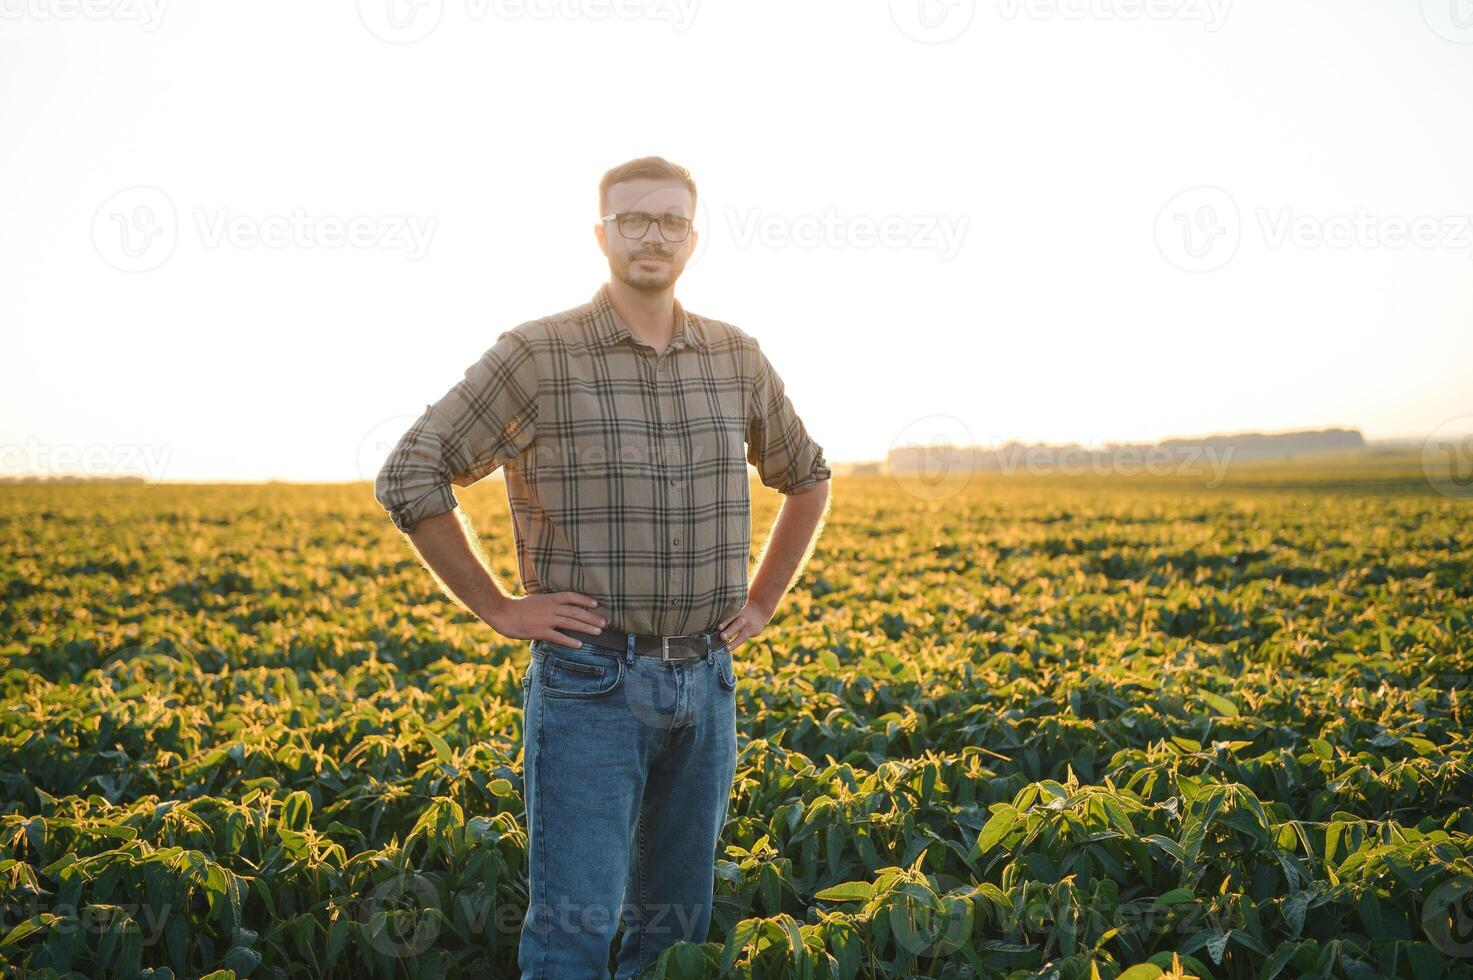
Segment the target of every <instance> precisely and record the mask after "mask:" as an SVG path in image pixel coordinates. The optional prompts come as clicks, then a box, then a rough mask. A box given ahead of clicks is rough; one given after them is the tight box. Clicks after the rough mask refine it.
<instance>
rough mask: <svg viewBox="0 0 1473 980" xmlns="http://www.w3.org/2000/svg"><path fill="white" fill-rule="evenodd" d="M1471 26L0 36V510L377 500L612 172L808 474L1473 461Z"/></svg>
mask: <svg viewBox="0 0 1473 980" xmlns="http://www.w3.org/2000/svg"><path fill="white" fill-rule="evenodd" d="M1470 91H1473V4H1470V3H1469V0H1406V2H1401V3H1385V2H1377V0H1254V2H1249V0H1237V2H1234V0H894V2H887V0H870V2H861V3H853V2H852V0H851V2H846V3H840V2H837V0H832V2H812V3H804V4H793V3H778V2H768V0H746V2H742V3H735V2H729V0H724V2H716V0H361V2H358V3H354V2H352V0H343V2H338V3H332V4H304V3H300V2H295V3H289V2H285V0H266V2H252V3H243V2H236V3H220V2H216V3H210V4H207V3H204V2H199V0H173V2H170V0H86V2H83V0H0V118H3V120H4V124H5V133H6V138H5V139H4V140H3V141H0V268H3V269H4V270H5V281H4V288H3V289H0V342H3V348H0V349H3V351H4V355H3V356H4V360H5V362H6V366H7V368H8V370H6V372H5V384H4V385H3V386H0V474H4V473H10V474H15V473H43V474H52V475H57V474H60V473H66V472H73V473H81V474H84V475H119V474H123V473H137V474H139V475H143V476H145V477H147V478H150V479H160V480H264V479H285V480H352V479H370V478H371V477H372V476H373V472H374V471H375V470H376V468H377V462H378V461H379V460H381V459H382V457H383V455H384V454H385V453H386V452H387V450H388V448H389V447H390V446H391V445H392V443H393V441H394V440H395V439H397V438H398V436H399V435H400V434H401V433H402V432H403V430H404V429H405V428H406V427H407V426H408V424H409V423H410V421H412V419H413V418H414V417H415V416H416V415H418V414H419V412H420V411H422V410H423V408H424V406H425V405H426V404H427V403H428V402H431V401H433V400H435V399H437V398H438V397H440V396H441V395H442V394H444V392H445V391H446V390H448V389H449V387H450V386H451V385H452V384H453V383H454V382H455V381H457V380H458V379H459V378H460V377H461V374H462V372H463V371H464V369H465V368H466V367H467V366H468V365H469V364H470V363H472V362H473V361H475V360H476V359H477V358H478V357H479V356H480V354H481V353H482V352H483V351H484V350H485V349H486V348H488V347H489V346H491V344H492V343H494V341H495V339H496V337H497V335H498V334H499V333H500V332H501V331H503V330H506V329H509V328H511V327H513V326H516V325H517V324H520V323H523V322H526V321H528V320H532V319H536V318H538V317H541V316H546V315H548V314H551V313H555V312H558V311H561V310H565V309H567V308H569V307H572V306H576V305H578V304H581V303H584V302H587V301H588V300H589V299H590V298H591V297H592V295H593V293H594V292H595V291H596V290H597V288H598V286H599V284H600V283H601V282H603V281H605V280H607V278H608V275H609V273H608V265H607V261H606V260H605V259H604V257H603V255H602V254H601V253H600V252H599V250H598V247H597V245H596V243H595V240H594V236H593V229H592V226H593V223H594V221H595V219H596V216H597V185H598V180H599V178H600V177H601V176H602V174H603V172H604V171H605V170H607V169H609V168H610V167H612V166H614V165H615V164H618V163H620V162H623V161H625V160H628V159H630V158H633V157H637V156H643V155H646V154H659V155H663V156H665V157H667V158H668V159H670V160H673V161H675V162H676V163H679V164H681V165H683V166H685V167H687V168H689V169H690V171H691V172H692V174H693V176H694V178H695V181H696V184H697V187H698V189H699V200H700V206H699V210H698V212H697V215H696V217H697V227H698V228H699V229H701V231H702V242H701V245H700V248H699V250H698V251H697V253H696V255H695V256H694V257H693V258H692V260H691V262H690V263H689V265H688V266H687V269H686V272H685V275H684V276H683V277H682V279H681V280H680V283H679V285H678V286H677V289H676V295H677V296H678V297H679V298H680V300H681V302H682V303H683V304H684V305H685V306H686V307H687V308H689V309H690V310H692V311H694V312H697V313H703V314H706V315H708V316H712V317H715V318H717V319H721V320H725V321H727V322H730V323H734V324H736V325H737V326H739V327H741V328H742V329H744V330H745V331H747V332H748V333H751V334H752V335H754V336H755V337H757V338H758V340H759V341H760V342H761V344H762V346H763V349H764V351H765V352H766V353H767V354H768V356H769V358H770V359H771V361H772V363H773V364H774V366H775V368H776V369H777V370H778V372H779V373H780V374H781V376H782V377H783V379H784V381H785V383H786V385H787V390H788V393H789V395H790V396H791V397H792V399H793V402H794V405H795V406H796V408H797V409H798V411H799V413H800V414H801V415H802V417H803V419H804V421H805V424H806V425H807V427H808V429H809V431H810V433H812V434H813V436H814V437H815V438H816V439H817V440H818V442H819V443H820V444H821V445H822V446H823V448H824V451H825V455H826V456H827V458H828V459H829V460H831V461H835V462H841V461H847V460H868V459H879V458H883V457H884V455H885V454H886V453H887V452H888V451H889V450H890V448H891V447H892V446H896V445H900V444H904V443H906V442H907V441H914V440H913V437H915V436H917V435H919V436H920V437H921V438H922V439H923V440H932V441H934V440H935V439H936V438H937V436H938V434H940V435H944V436H945V437H946V438H948V439H949V440H951V441H956V442H963V443H969V444H977V445H999V444H1001V443H1003V442H1005V441H1008V440H1013V439H1017V440H1023V441H1029V442H1034V441H1046V442H1055V443H1063V442H1078V443H1082V444H1085V445H1091V446H1094V445H1102V444H1104V443H1108V442H1112V441H1154V440H1157V439H1161V438H1168V437H1173V436H1190V435H1202V434H1208V433H1215V432H1237V431H1248V430H1257V431H1287V430H1292V429H1305V428H1318V427H1324V426H1349V427H1356V428H1359V429H1361V430H1362V431H1363V432H1364V433H1365V435H1366V436H1367V437H1368V438H1372V439H1375V438H1389V437H1417V438H1420V437H1422V436H1423V435H1426V434H1427V433H1430V432H1433V431H1434V430H1440V429H1445V428H1447V427H1448V426H1454V427H1457V426H1462V427H1463V428H1465V429H1473V418H1470V417H1473V385H1470V383H1469V379H1468V371H1469V366H1470V365H1473V329H1470V328H1473V181H1470V180H1469V179H1468V175H1469V174H1470V173H1473V125H1470V122H1473V118H1470V116H1473V109H1470V108H1469V103H1468V99H1467V95H1468V93H1469V92H1470Z"/></svg>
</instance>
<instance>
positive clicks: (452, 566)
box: [407, 507, 510, 620]
mask: <svg viewBox="0 0 1473 980" xmlns="http://www.w3.org/2000/svg"><path fill="white" fill-rule="evenodd" d="M407 537H408V538H409V540H410V543H411V544H413V545H414V550H415V551H417V552H418V553H419V557H420V559H421V560H422V561H423V562H424V564H425V567H426V568H428V569H429V570H430V573H431V574H432V575H434V576H435V578H436V580H437V581H439V583H440V585H441V587H442V588H443V589H444V590H445V591H446V592H447V593H448V594H449V595H450V596H451V597H452V598H454V599H455V600H457V601H458V602H459V603H460V605H462V606H463V607H465V609H466V610H467V611H468V612H470V613H471V615H473V616H477V617H479V618H481V619H483V620H486V619H489V618H490V617H491V614H492V613H493V612H494V611H495V610H497V609H498V608H500V607H501V606H502V604H504V603H506V602H507V601H509V599H510V597H509V596H508V595H507V594H506V592H505V591H504V590H503V589H502V588H501V586H500V584H499V583H497V581H496V577H495V576H494V575H493V574H492V573H491V569H490V568H488V567H487V566H486V563H485V562H484V561H483V560H482V558H481V555H480V552H479V549H477V548H474V547H473V546H472V542H473V541H474V540H475V532H474V530H472V528H471V526H470V521H469V519H468V518H464V517H463V516H462V513H461V508H459V507H456V508H454V509H452V510H448V511H445V512H444V513H441V514H434V515H431V516H429V517H425V518H423V519H421V520H420V521H419V523H418V524H416V525H415V528H414V530H413V531H411V532H409V534H408V535H407Z"/></svg>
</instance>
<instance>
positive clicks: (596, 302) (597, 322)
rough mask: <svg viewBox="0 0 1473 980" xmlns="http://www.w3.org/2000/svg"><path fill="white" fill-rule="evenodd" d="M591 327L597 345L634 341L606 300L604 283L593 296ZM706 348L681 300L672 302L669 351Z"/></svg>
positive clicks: (605, 285)
mask: <svg viewBox="0 0 1473 980" xmlns="http://www.w3.org/2000/svg"><path fill="white" fill-rule="evenodd" d="M593 326H594V331H595V333H596V334H597V337H598V342H599V344H601V345H604V346H608V345H611V344H617V343H619V342H621V341H623V340H625V339H629V340H634V339H636V338H635V336H634V334H633V333H632V332H631V331H630V329H629V325H628V324H627V323H625V322H624V318H623V317H621V316H620V315H619V311H618V310H616V309H614V304H613V302H612V301H611V300H610V299H609V284H608V283H604V284H603V285H601V286H599V287H598V292H596V293H594V294H593ZM705 346H706V340H705V337H703V336H702V334H701V328H700V326H699V325H697V323H696V321H695V318H694V317H692V316H691V315H690V314H688V313H686V311H685V307H683V306H681V305H680V300H678V299H677V300H676V301H675V335H674V336H673V337H671V339H670V347H671V349H672V350H678V349H679V348H682V347H695V348H697V349H703V348H704V347H705Z"/></svg>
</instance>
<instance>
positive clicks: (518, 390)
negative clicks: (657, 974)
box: [374, 157, 830, 980]
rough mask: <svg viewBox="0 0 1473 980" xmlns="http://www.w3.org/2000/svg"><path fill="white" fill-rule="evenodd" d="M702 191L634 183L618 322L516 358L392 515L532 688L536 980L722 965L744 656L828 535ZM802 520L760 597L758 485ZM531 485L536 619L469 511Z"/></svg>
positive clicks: (643, 173) (553, 327)
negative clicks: (691, 287)
mask: <svg viewBox="0 0 1473 980" xmlns="http://www.w3.org/2000/svg"><path fill="white" fill-rule="evenodd" d="M695 206H696V187H695V182H694V181H693V180H692V179H691V176H690V174H689V173H688V172H687V171H686V170H685V168H683V167H679V166H676V165H675V164H672V163H670V162H669V161H667V160H665V159H663V158H661V157H643V158H640V159H637V160H632V161H630V162H628V163H625V164H622V165H620V166H618V167H615V168H613V169H612V170H610V171H609V172H608V173H606V174H605V175H604V177H603V180H602V181H601V183H600V185H599V212H598V213H599V215H600V216H601V217H600V219H599V221H598V223H597V224H596V225H595V226H594V236H595V238H596V239H597V241H598V244H599V247H600V248H601V249H602V250H603V253H604V255H605V256H607V258H608V262H609V271H610V273H611V275H610V278H609V281H608V283H606V284H605V285H603V286H600V288H599V290H598V292H597V293H596V294H595V296H594V298H593V300H592V301H591V302H589V303H585V304H583V305H581V306H577V307H574V308H572V309H568V310H565V311H563V312H561V313H557V314H554V315H552V316H549V317H545V318H543V319H539V320H534V321H530V322H528V323H523V324H521V325H519V326H517V327H515V328H513V329H511V330H506V331H504V332H502V333H501V334H500V335H499V336H498V338H497V341H496V343H495V344H494V345H493V346H492V347H491V348H490V349H489V350H488V351H486V353H485V354H483V355H482V356H481V358H480V359H479V360H478V361H476V363H474V364H472V365H471V366H470V368H468V369H467V371H466V372H465V378H464V379H463V380H461V381H460V382H458V383H457V384H456V385H455V386H454V387H453V388H451V389H450V391H449V392H448V393H447V394H446V395H445V396H444V397H443V398H441V399H440V400H439V401H438V402H437V403H435V404H433V405H430V406H427V408H426V410H425V412H424V414H423V415H421V416H420V418H419V419H418V420H417V421H416V422H415V423H414V424H413V425H412V426H410V428H409V431H408V432H406V433H405V435H404V437H403V438H402V439H401V440H400V441H399V443H398V445H396V446H395V447H394V449H393V451H392V452H391V453H390V455H389V458H388V460H387V461H386V462H385V463H384V465H383V468H382V469H381V470H380V472H379V474H378V478H377V481H376V483H375V487H374V494H375V496H376V497H377V499H378V501H379V503H381V504H382V505H383V506H384V507H385V508H386V509H387V510H388V511H389V513H390V514H391V515H392V517H393V520H394V523H395V525H396V526H397V527H399V528H400V529H401V530H403V531H405V532H406V533H408V535H409V538H410V540H411V542H413V544H414V547H415V549H416V550H417V551H418V552H419V554H420V556H421V557H422V558H423V560H424V561H425V563H426V564H427V565H428V566H429V567H430V569H431V570H432V571H433V572H434V574H436V575H437V576H439V578H440V579H441V581H442V582H443V583H444V585H445V587H446V588H447V589H448V590H449V591H450V592H451V593H453V594H454V596H455V597H456V598H457V599H458V600H459V601H460V602H462V603H463V604H464V605H465V607H466V608H467V609H468V610H469V611H470V612H471V613H473V614H474V615H476V616H478V617H480V618H481V619H482V620H484V621H485V622H486V623H487V624H489V625H490V626H491V628H492V629H494V630H496V632H498V633H500V634H502V635H503V636H506V637H512V638H516V639H524V640H531V641H532V643H531V658H530V662H529V664H528V667H527V673H526V675H525V676H524V677H523V679H522V689H523V706H524V710H525V718H524V720H525V724H524V726H523V731H524V738H523V753H522V754H523V792H524V798H525V801H526V806H527V832H528V850H527V853H528V866H529V873H528V883H529V907H528V909H527V913H526V917H525V919H524V920H523V924H522V934H521V940H520V946H519V948H518V965H519V967H520V969H521V975H522V977H523V978H537V980H544V978H547V980H562V978H570V980H587V978H589V977H593V976H602V977H607V976H608V975H609V972H608V967H609V959H610V944H611V943H612V941H613V939H614V938H615V936H616V934H617V927H618V926H619V925H620V924H621V915H623V914H627V916H628V918H627V920H626V921H624V922H623V924H624V926H625V930H624V934H623V939H622V942H621V943H620V946H619V952H618V955H617V960H616V969H615V975H616V977H618V978H620V980H623V978H627V977H632V976H634V975H635V974H637V973H638V972H639V971H640V970H642V969H643V968H644V967H646V966H648V965H649V964H651V963H653V962H654V960H655V958H656V957H657V956H658V955H659V954H660V952H661V951H662V950H664V949H665V948H667V947H668V946H670V945H671V944H673V943H675V942H676V941H678V940H690V941H693V942H704V941H705V939H706V934H707V931H708V928H709V926H710V920H711V904H712V895H713V885H714V870H715V859H716V848H717V841H718V837H719V835H720V832H721V829H722V827H723V825H724V823H725V821H726V814H727V803H728V801H729V799H730V796H731V789H732V782H733V779H734V776H735V772H736V695H735V687H736V675H735V672H734V665H733V662H732V655H733V653H734V651H735V650H737V649H738V648H739V647H740V646H741V645H742V644H743V643H744V642H745V641H747V640H749V639H752V638H753V637H755V636H757V635H759V634H760V633H761V632H762V631H763V629H765V628H766V626H767V625H768V623H769V622H770V621H771V620H772V617H773V614H774V611H775V610H776V608H777V605H778V602H779V600H780V599H781V598H782V596H783V594H784V593H785V592H786V591H787V590H788V588H789V586H790V585H791V584H792V582H793V580H794V578H795V577H796V575H797V574H798V572H799V570H800V568H801V566H802V564H803V562H804V561H805V560H806V559H807V557H808V554H809V553H810V552H809V549H810V547H811V545H812V543H813V541H814V539H815V531H816V530H817V528H818V526H819V523H820V521H821V520H822V519H823V517H824V515H825V514H826V512H827V509H828V499H829V495H828V478H829V476H830V469H829V466H828V463H827V462H826V461H825V459H824V456H823V450H822V447H821V446H820V445H819V444H818V443H816V442H815V441H814V440H813V439H812V438H811V437H810V436H809V435H808V432H807V430H806V429H805V427H804V425H803V423H802V421H801V419H800V418H799V416H798V415H797V413H796V412H795V411H794V408H793V405H792V402H791V400H790V399H789V398H788V397H787V395H786V394H785V393H784V388H783V382H782V380H781V378H780V377H779V376H778V374H777V372H776V371H775V370H774V369H773V367H772V365H771V363H770V362H769V361H768V360H767V358H766V356H765V354H764V353H763V352H762V350H761V349H760V347H759V346H758V344H757V341H756V340H755V339H754V338H753V337H751V336H750V335H749V334H747V333H745V332H744V331H742V330H740V329H738V328H737V327H734V326H732V325H730V324H727V323H723V322H722V321H720V320H714V319H711V318H709V317H704V316H698V315H697V314H694V313H690V312H689V311H687V310H685V309H684V307H683V306H682V305H681V304H680V302H679V301H678V300H676V299H675V281H676V280H677V279H679V278H680V274H681V272H682V271H683V270H684V268H685V264H686V261H687V260H688V259H689V258H690V255H691V253H692V250H693V249H694V247H695V244H696V241H697V235H698V232H697V231H696V230H695V229H693V228H692V227H691V218H692V216H693V215H694V214H695ZM749 462H750V463H752V464H754V465H755V466H756V467H757V470H758V473H759V475H760V477H761V479H762V482H763V484H764V485H766V486H768V487H770V488H773V489H776V490H778V491H780V492H781V493H783V494H785V495H786V496H785V498H784V501H783V506H782V510H781V513H780V514H779V517H778V520H777V523H776V524H775V525H774V527H773V530H772V534H771V535H770V537H769V541H768V545H767V547H766V549H765V550H764V553H763V556H762V559H761V562H760V565H759V567H758V570H757V573H756V575H755V576H754V577H753V580H752V582H751V587H750V589H749V588H748V582H747V563H748V559H749V548H750V532H751V511H750V501H749V491H748V478H747V463H749ZM502 466H504V467H505V473H506V492H507V498H508V502H509V503H510V507H511V512H512V518H513V527H514V531H515V541H516V549H517V565H518V570H519V572H520V575H521V579H522V585H523V587H524V589H525V591H526V592H527V595H525V596H521V597H515V596H510V595H507V594H505V593H504V592H503V591H502V590H501V588H500V587H499V585H498V584H497V583H496V581H495V579H494V578H493V576H492V574H491V572H490V571H489V570H488V569H487V568H486V567H485V565H484V564H483V563H482V561H481V560H480V558H479V557H478V555H477V552H476V549H475V548H473V547H472V544H471V541H472V540H474V538H473V537H471V538H468V534H469V535H473V534H474V532H473V531H471V530H470V528H469V526H468V524H463V523H462V521H461V520H459V519H457V516H456V515H455V513H453V511H454V510H455V508H456V503H457V502H456V499H455V496H454V493H453V492H452V491H451V486H452V485H454V486H462V487H463V486H469V485H470V484H472V483H474V482H475V481H477V480H480V479H481V478H482V477H484V476H486V475H487V474H488V473H491V472H492V471H494V470H495V469H497V468H498V467H502Z"/></svg>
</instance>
